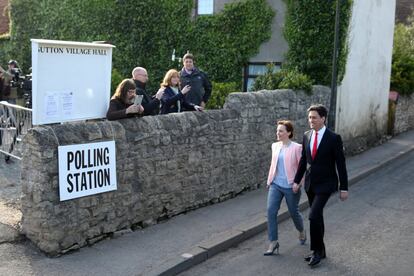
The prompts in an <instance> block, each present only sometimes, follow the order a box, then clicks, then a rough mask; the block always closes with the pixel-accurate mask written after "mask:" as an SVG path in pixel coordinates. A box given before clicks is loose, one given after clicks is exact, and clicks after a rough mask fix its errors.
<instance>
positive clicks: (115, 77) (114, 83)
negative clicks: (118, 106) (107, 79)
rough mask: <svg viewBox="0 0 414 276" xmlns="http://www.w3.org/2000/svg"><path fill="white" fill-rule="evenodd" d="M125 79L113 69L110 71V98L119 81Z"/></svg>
mask: <svg viewBox="0 0 414 276" xmlns="http://www.w3.org/2000/svg"><path fill="white" fill-rule="evenodd" d="M123 79H125V78H124V77H123V76H122V75H121V73H119V72H118V70H116V69H115V68H114V69H112V74H111V96H112V95H113V94H114V93H115V89H116V87H117V86H118V84H119V83H121V81H122V80H123Z"/></svg>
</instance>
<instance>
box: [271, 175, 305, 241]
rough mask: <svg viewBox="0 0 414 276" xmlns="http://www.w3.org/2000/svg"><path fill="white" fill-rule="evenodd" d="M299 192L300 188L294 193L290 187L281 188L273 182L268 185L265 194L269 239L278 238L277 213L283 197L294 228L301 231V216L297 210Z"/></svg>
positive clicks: (274, 239)
mask: <svg viewBox="0 0 414 276" xmlns="http://www.w3.org/2000/svg"><path fill="white" fill-rule="evenodd" d="M300 194H301V191H300V190H299V191H298V192H297V193H296V194H295V193H294V192H293V191H292V188H282V187H280V186H278V185H276V184H274V183H272V184H271V185H270V187H269V192H268V194H267V230H268V235H269V240H270V241H276V240H278V233H277V213H278V212H279V208H280V204H281V203H282V199H283V197H285V199H286V204H287V207H288V210H289V213H290V217H291V218H292V220H293V223H294V224H295V227H296V229H297V230H298V231H299V232H302V231H303V218H302V215H301V214H300V212H299V200H300Z"/></svg>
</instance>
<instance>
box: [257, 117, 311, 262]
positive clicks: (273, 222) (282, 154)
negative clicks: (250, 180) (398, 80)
mask: <svg viewBox="0 0 414 276" xmlns="http://www.w3.org/2000/svg"><path fill="white" fill-rule="evenodd" d="M276 136H277V140H278V142H276V143H273V144H272V161H271V165H270V170H269V175H268V178H267V188H268V190H269V192H268V196H267V220H268V223H267V226H268V237H269V245H268V249H267V251H266V252H265V253H264V255H265V256H269V255H273V253H274V252H275V251H276V253H279V242H278V230H277V214H278V211H279V208H280V204H281V202H282V199H283V197H284V198H285V200H286V204H287V206H288V210H289V213H290V216H291V218H292V220H293V223H294V224H295V227H296V229H297V230H298V232H299V233H298V234H299V241H300V243H301V244H302V245H303V244H305V242H306V232H305V229H304V227H303V218H302V215H301V214H300V212H299V200H300V195H301V190H300V189H299V190H298V191H297V192H296V193H295V192H294V191H293V190H292V184H293V180H294V178H295V175H296V171H297V169H298V165H299V160H300V158H301V156H302V146H301V145H300V144H298V143H295V142H293V141H291V140H290V139H291V138H292V137H293V125H292V122H290V121H288V120H282V121H278V122H277V130H276Z"/></svg>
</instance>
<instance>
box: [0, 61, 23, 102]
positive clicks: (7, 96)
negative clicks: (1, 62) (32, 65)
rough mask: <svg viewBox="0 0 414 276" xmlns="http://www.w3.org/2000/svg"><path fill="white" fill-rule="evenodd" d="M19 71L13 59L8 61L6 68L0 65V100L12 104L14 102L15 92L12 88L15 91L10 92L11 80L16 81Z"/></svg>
mask: <svg viewBox="0 0 414 276" xmlns="http://www.w3.org/2000/svg"><path fill="white" fill-rule="evenodd" d="M21 73H22V72H21V70H20V68H19V65H18V64H17V61H15V60H10V61H9V63H8V69H7V70H4V69H3V68H2V67H1V66H0V82H1V84H0V100H2V101H8V102H9V103H13V104H15V103H16V97H17V92H16V90H15V89H13V90H14V91H13V92H15V93H12V82H17V81H18V80H19V77H20V75H21Z"/></svg>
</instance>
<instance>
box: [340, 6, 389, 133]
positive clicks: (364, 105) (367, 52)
mask: <svg viewBox="0 0 414 276" xmlns="http://www.w3.org/2000/svg"><path fill="white" fill-rule="evenodd" d="M394 16H395V0H354V5H353V8H352V18H351V22H350V29H349V32H350V33H349V44H348V45H349V55H348V61H347V65H346V73H345V76H344V79H343V81H342V84H341V85H340V86H339V87H338V97H337V109H336V130H337V132H338V133H340V134H341V135H342V136H343V138H344V139H345V140H349V139H352V138H357V137H363V136H365V137H372V138H374V137H378V136H380V135H383V134H385V133H386V130H387V113H388V93H389V87H390V74H391V58H392V45H393V35H394Z"/></svg>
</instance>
